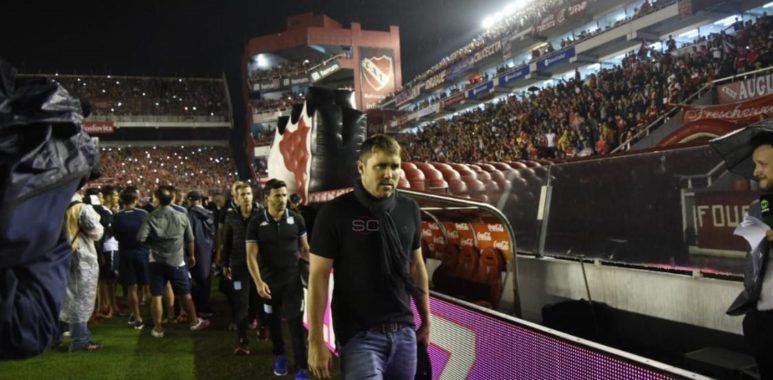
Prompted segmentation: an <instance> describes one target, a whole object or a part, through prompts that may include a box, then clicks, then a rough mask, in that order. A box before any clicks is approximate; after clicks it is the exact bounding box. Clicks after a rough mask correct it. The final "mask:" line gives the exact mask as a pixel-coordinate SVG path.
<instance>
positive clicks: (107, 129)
mask: <svg viewBox="0 0 773 380" xmlns="http://www.w3.org/2000/svg"><path fill="white" fill-rule="evenodd" d="M81 126H83V130H84V131H86V133H88V134H90V135H109V134H112V133H113V132H115V125H114V124H113V122H112V121H86V120H84V121H83V124H81Z"/></svg>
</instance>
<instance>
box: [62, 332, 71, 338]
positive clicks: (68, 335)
mask: <svg viewBox="0 0 773 380" xmlns="http://www.w3.org/2000/svg"><path fill="white" fill-rule="evenodd" d="M62 336H63V337H65V338H69V337H70V332H69V331H65V332H63V333H62Z"/></svg>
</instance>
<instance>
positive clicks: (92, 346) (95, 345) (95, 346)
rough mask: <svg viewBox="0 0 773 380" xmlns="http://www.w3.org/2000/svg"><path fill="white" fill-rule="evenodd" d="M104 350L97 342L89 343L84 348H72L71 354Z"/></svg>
mask: <svg viewBox="0 0 773 380" xmlns="http://www.w3.org/2000/svg"><path fill="white" fill-rule="evenodd" d="M101 348H102V345H101V344H99V343H95V342H88V343H86V344H85V345H84V346H81V347H73V346H70V349H69V351H70V352H79V351H85V352H94V351H97V350H99V349H101Z"/></svg>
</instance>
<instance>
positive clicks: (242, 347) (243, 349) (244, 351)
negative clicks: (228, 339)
mask: <svg viewBox="0 0 773 380" xmlns="http://www.w3.org/2000/svg"><path fill="white" fill-rule="evenodd" d="M249 354H250V344H249V343H248V342H239V344H238V345H237V346H236V349H235V350H234V355H240V356H247V355H249Z"/></svg>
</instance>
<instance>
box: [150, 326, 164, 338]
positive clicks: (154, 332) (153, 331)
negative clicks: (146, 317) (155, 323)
mask: <svg viewBox="0 0 773 380" xmlns="http://www.w3.org/2000/svg"><path fill="white" fill-rule="evenodd" d="M150 335H152V336H153V337H154V338H163V337H164V330H156V328H155V327H154V328H152V329H151V330H150Z"/></svg>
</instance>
